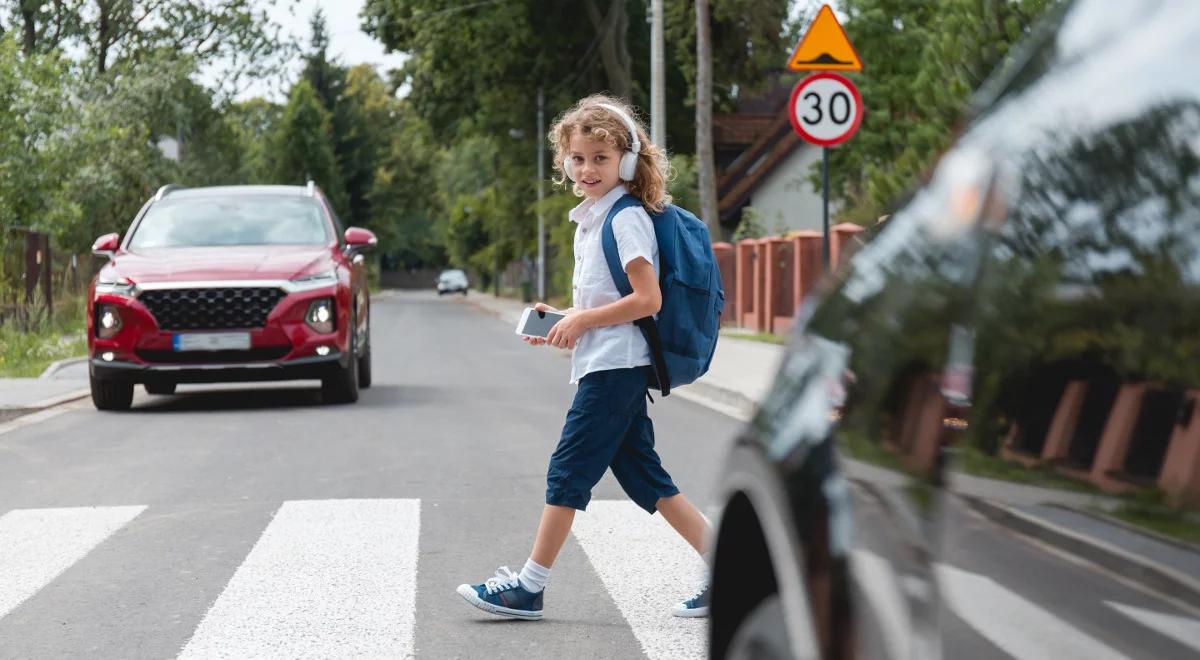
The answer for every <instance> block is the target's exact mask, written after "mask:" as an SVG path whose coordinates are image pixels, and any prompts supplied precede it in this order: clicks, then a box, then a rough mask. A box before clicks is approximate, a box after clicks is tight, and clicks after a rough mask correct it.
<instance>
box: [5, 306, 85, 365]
mask: <svg viewBox="0 0 1200 660" xmlns="http://www.w3.org/2000/svg"><path fill="white" fill-rule="evenodd" d="M55 307H56V308H57V310H58V311H57V313H56V314H55V317H54V320H53V321H51V322H47V321H45V320H44V319H43V320H42V321H40V322H38V323H36V324H34V325H33V327H31V328H29V329H28V331H22V330H21V329H20V328H18V327H16V326H15V325H14V324H11V323H10V324H7V325H3V326H0V378H33V377H37V376H40V375H41V374H42V372H43V371H45V370H46V367H48V366H50V363H52V362H55V361H56V360H62V359H66V358H71V357H81V356H83V355H86V354H87V338H86V337H85V328H86V327H87V319H86V318H85V316H84V309H83V298H82V297H77V298H74V299H68V300H64V301H61V302H59V303H58V304H56V305H55Z"/></svg>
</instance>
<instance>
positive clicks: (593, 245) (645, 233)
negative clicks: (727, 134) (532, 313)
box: [569, 185, 659, 383]
mask: <svg viewBox="0 0 1200 660" xmlns="http://www.w3.org/2000/svg"><path fill="white" fill-rule="evenodd" d="M627 192H628V191H627V190H626V188H625V186H624V185H618V186H617V187H616V188H613V189H612V190H611V191H609V193H608V194H607V195H605V196H604V197H601V198H600V199H598V200H595V201H592V200H590V199H589V200H586V201H584V202H583V203H582V204H580V205H579V206H576V207H575V208H574V209H571V212H570V214H569V217H570V219H571V221H572V222H574V223H576V224H577V225H578V226H577V227H576V228H575V274H574V276H573V277H572V278H571V279H572V289H573V290H572V295H573V298H574V301H575V308H576V309H593V308H596V307H601V306H604V305H607V304H609V303H611V302H616V301H617V300H620V299H621V293H620V292H619V291H617V285H616V284H614V283H613V279H612V274H611V273H609V272H608V263H607V262H606V261H605V259H604V248H603V247H602V246H601V244H600V234H601V233H602V232H601V228H602V227H603V225H604V219H605V218H606V217H608V212H609V210H610V209H612V206H613V204H615V203H616V202H617V200H618V199H620V198H621V196H622V195H625V194H626V193H627ZM613 235H614V236H615V237H616V239H617V252H618V254H619V255H620V258H621V267H622V268H628V266H629V262H631V261H633V260H634V259H636V258H638V257H642V258H643V259H645V260H646V261H648V262H650V264H652V265H653V266H654V272H655V274H657V273H658V272H659V267H658V241H657V240H656V239H655V237H654V224H653V223H652V222H651V221H650V216H649V215H648V214H647V213H646V210H645V209H644V208H642V206H641V205H640V204H639V205H637V206H631V207H629V208H626V209H624V210H622V211H621V212H620V213H618V214H617V215H616V217H614V218H613ZM648 364H650V346H649V345H648V344H647V343H646V339H645V338H644V337H642V331H641V330H639V329H638V328H637V326H635V325H634V324H632V323H622V324H620V325H611V326H605V327H600V328H592V329H590V330H588V331H587V332H585V333H583V336H582V337H580V338H579V341H578V342H576V344H575V352H574V354H573V355H572V356H571V382H572V383H578V382H579V379H581V378H583V377H584V376H586V375H588V374H590V373H592V372H593V371H604V370H606V369H628V368H630V367H639V366H643V365H648Z"/></svg>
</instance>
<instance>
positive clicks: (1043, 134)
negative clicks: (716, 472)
mask: <svg viewBox="0 0 1200 660" xmlns="http://www.w3.org/2000/svg"><path fill="white" fill-rule="evenodd" d="M1129 11H1130V10H1129V7H1127V6H1123V7H1122V8H1121V9H1116V8H1115V6H1114V5H1112V4H1111V3H1107V2H1101V1H1098V0H1092V1H1090V2H1075V3H1070V4H1068V5H1066V6H1064V7H1063V8H1061V10H1060V11H1057V12H1056V13H1055V15H1054V16H1052V17H1051V18H1050V20H1049V21H1048V22H1047V25H1046V26H1044V29H1043V30H1041V31H1039V33H1038V34H1037V35H1035V36H1034V37H1033V38H1032V39H1031V41H1030V43H1028V44H1026V45H1025V47H1024V48H1023V50H1021V51H1019V52H1018V53H1017V55H1016V56H1015V57H1014V59H1013V61H1012V62H1011V63H1010V64H1009V65H1008V67H1007V68H1006V69H1004V71H1003V72H1002V73H1001V74H1000V75H999V76H998V77H997V78H995V79H993V80H992V81H991V82H990V83H989V84H988V85H987V86H986V87H985V88H984V90H983V91H982V92H981V93H980V95H979V97H978V99H977V101H976V103H977V106H976V107H977V109H976V111H975V119H974V121H973V123H972V124H971V125H970V126H969V127H968V128H967V130H966V131H965V132H964V133H963V135H962V136H961V137H960V138H959V140H958V141H957V143H956V144H955V146H954V147H953V148H952V149H951V150H950V151H949V152H948V153H947V154H946V156H945V157H944V158H943V159H942V161H941V163H940V164H939V166H938V168H937V169H936V170H935V172H934V174H933V176H932V177H931V179H930V181H929V182H928V183H927V184H926V185H925V186H924V187H922V188H921V189H920V190H919V191H917V192H916V193H915V194H914V195H913V197H912V198H911V199H910V200H909V202H908V203H907V204H906V205H905V206H904V208H903V209H901V210H900V211H898V212H897V213H896V214H895V215H894V217H893V218H892V219H890V220H889V221H888V223H887V225H886V226H885V228H884V229H883V230H882V231H881V232H880V233H879V234H878V236H876V237H874V238H873V239H872V240H871V241H870V242H869V243H868V244H867V245H866V246H864V247H863V248H862V249H861V250H860V252H859V253H858V254H857V255H856V256H855V257H854V258H853V259H852V260H851V262H850V263H849V264H848V265H847V266H846V267H845V268H844V269H842V270H841V271H839V272H838V273H836V274H835V276H833V277H831V278H829V279H828V280H827V281H826V282H825V283H824V286H823V288H822V290H821V292H820V293H819V294H818V295H817V296H816V299H815V300H809V301H806V303H805V306H804V309H803V310H801V313H800V315H799V318H798V319H797V323H796V328H797V330H796V334H795V336H794V337H793V338H792V340H791V342H790V343H789V346H788V348H787V353H786V356H785V358H784V361H783V363H782V366H781V368H780V371H779V374H778V376H777V378H776V381H775V384H774V386H773V389H772V391H771V392H770V394H769V395H768V397H767V399H766V400H765V401H764V403H763V405H762V407H761V409H760V411H759V412H758V414H757V415H756V417H755V418H754V419H753V421H752V422H751V423H750V424H749V425H748V426H747V427H746V428H745V429H744V431H743V433H742V434H741V437H740V438H739V439H738V442H737V443H736V446H735V448H734V449H733V451H732V454H731V456H730V461H729V469H728V471H727V475H726V477H725V478H724V481H723V488H722V495H721V497H722V504H723V506H724V510H723V514H722V517H721V520H720V522H719V524H718V528H717V533H716V547H715V556H714V567H713V569H714V575H713V597H714V602H713V609H712V622H711V639H710V653H711V655H712V657H714V658H735V657H736V658H741V657H763V658H775V657H779V658H790V657H816V656H820V657H872V658H873V657H893V658H937V657H947V658H962V657H1046V658H1066V657H1089V658H1091V657H1113V658H1117V657H1130V658H1140V657H1152V658H1183V657H1197V655H1198V654H1200V635H1197V636H1195V637H1196V638H1194V639H1192V638H1190V637H1189V633H1188V632H1187V631H1192V632H1194V631H1197V630H1200V615H1198V612H1200V591H1195V592H1190V591H1187V590H1178V591H1171V589H1175V587H1169V588H1168V586H1169V585H1168V586H1164V587H1162V588H1161V589H1156V588H1155V587H1154V586H1153V585H1151V586H1146V584H1147V583H1143V584H1142V585H1141V586H1137V587H1135V586H1131V585H1130V584H1128V583H1127V582H1125V581H1122V580H1121V579H1117V578H1115V577H1114V576H1113V575H1112V574H1110V573H1106V572H1104V571H1102V570H1100V569H1099V568H1097V567H1095V566H1093V565H1090V564H1081V563H1079V562H1078V561H1074V560H1071V559H1067V558H1064V557H1063V556H1061V555H1059V554H1056V553H1053V552H1049V551H1047V548H1046V547H1045V546H1043V545H1039V544H1035V543H1032V542H1029V541H1028V540H1027V539H1026V540H1023V537H1020V536H1014V535H1013V534H1012V533H1011V532H1009V531H1008V529H1007V528H1005V527H1001V526H998V525H995V524H993V522H991V521H989V519H987V518H984V517H981V516H979V515H977V513H985V514H987V515H989V516H992V517H993V518H994V519H996V520H999V519H1000V516H1002V515H1010V516H1014V517H1017V518H1019V519H1021V520H1024V519H1025V518H1030V519H1034V520H1036V519H1037V517H1038V516H1044V517H1045V518H1046V519H1047V520H1049V519H1050V518H1053V519H1054V521H1055V522H1056V523H1058V524H1063V525H1067V527H1066V529H1068V531H1069V530H1070V529H1071V528H1070V526H1069V525H1070V524H1075V523H1073V522H1072V521H1074V520H1075V519H1074V518H1072V516H1077V517H1079V519H1080V520H1083V521H1084V522H1080V523H1078V524H1079V525H1082V526H1083V527H1080V528H1079V529H1082V530H1084V531H1086V532H1087V533H1089V534H1098V535H1103V534H1107V533H1108V532H1105V531H1104V530H1105V529H1108V528H1109V527H1112V528H1116V526H1117V525H1118V524H1119V523H1118V522H1116V521H1114V520H1113V519H1112V518H1111V516H1110V514H1120V513H1121V512H1122V511H1124V510H1125V509H1124V508H1123V507H1126V506H1128V503H1129V502H1145V501H1153V502H1154V503H1155V506H1157V507H1158V508H1157V509H1156V510H1161V511H1163V512H1164V515H1168V516H1174V517H1175V518H1173V519H1178V520H1182V521H1188V520H1195V518H1194V517H1193V516H1194V515H1195V514H1193V513H1188V510H1189V509H1191V510H1194V509H1196V508H1198V507H1200V421H1197V419H1196V418H1197V415H1195V407H1196V401H1197V399H1200V304H1198V303H1200V139H1198V138H1197V136H1198V135H1200V67H1196V66H1195V62H1196V61H1200V39H1198V38H1200V4H1198V3H1190V2H1161V3H1149V4H1146V5H1139V6H1138V9H1137V11H1136V13H1135V14H1133V17H1134V18H1133V20H1128V21H1125V22H1121V21H1117V23H1116V28H1118V29H1114V21H1113V20H1112V17H1113V14H1114V13H1115V14H1116V15H1121V16H1124V15H1126V14H1129ZM1127 18H1128V17H1127ZM1123 81H1128V84H1125V83H1124V82H1123ZM1064 487H1066V489H1065V490H1064ZM1122 497H1123V498H1125V499H1121V498H1122ZM1096 509H1102V510H1103V511H1104V512H1099V513H1098V512H1097V511H1096ZM997 512H999V513H997ZM1006 512H1007V513H1006ZM1087 521H1091V522H1087ZM1106 526H1108V527H1106ZM1121 529H1123V530H1125V531H1124V532H1123V533H1127V534H1133V535H1137V534H1143V533H1142V532H1137V531H1136V530H1133V529H1132V528H1126V527H1123V526H1122V527H1121ZM1024 533H1029V532H1024ZM1138 538H1144V539H1145V541H1144V543H1143V545H1138V544H1136V543H1134V544H1133V545H1130V546H1128V547H1121V548H1120V550H1122V551H1124V552H1126V553H1127V554H1129V555H1133V558H1132V559H1131V560H1130V561H1135V562H1137V561H1140V560H1142V559H1146V560H1149V559H1150V558H1149V557H1148V553H1149V551H1148V550H1147V551H1146V553H1147V555H1146V556H1141V551H1142V549H1144V548H1145V547H1148V546H1149V545H1150V544H1152V543H1163V544H1168V545H1171V544H1174V545H1173V546H1172V547H1175V548H1176V550H1177V551H1178V552H1179V553H1182V554H1180V555H1179V556H1180V557H1182V559H1181V560H1180V561H1183V562H1184V563H1182V564H1180V566H1184V567H1186V566H1188V565H1190V564H1187V563H1186V562H1187V561H1190V560H1189V559H1188V557H1189V556H1190V555H1187V554H1186V553H1188V552H1195V549H1194V548H1189V547H1188V546H1187V544H1186V543H1178V542H1167V541H1159V540H1156V539H1157V537H1155V536H1154V535H1153V534H1152V533H1150V532H1145V533H1144V536H1142V537H1138ZM1104 540H1105V539H1101V541H1104ZM1173 557H1174V555H1172V558H1171V559H1172V561H1174V559H1173ZM1194 557H1195V561H1196V562H1200V553H1196V554H1195V555H1194ZM1153 559H1154V561H1166V560H1165V559H1163V558H1161V557H1155V558H1153ZM1141 565H1142V564H1130V566H1141ZM1197 565H1200V563H1198V564H1197ZM1168 566H1174V565H1173V564H1168ZM1172 570H1173V569H1172ZM1126 572H1128V573H1132V572H1133V570H1129V571H1126ZM1169 572H1170V571H1168V573H1169ZM1179 572H1181V573H1182V574H1184V578H1181V580H1180V581H1179V584H1184V583H1186V582H1187V579H1186V577H1187V576H1186V572H1187V571H1186V570H1185V569H1180V571H1179ZM1163 584H1166V583H1165V582H1164V583H1163ZM1179 589H1182V587H1179Z"/></svg>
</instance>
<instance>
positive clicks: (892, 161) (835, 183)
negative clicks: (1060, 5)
mask: <svg viewBox="0 0 1200 660" xmlns="http://www.w3.org/2000/svg"><path fill="white" fill-rule="evenodd" d="M1052 3H1053V0H1013V1H999V0H946V1H945V2H941V3H937V4H936V5H934V4H928V3H914V2H908V1H906V0H847V2H846V3H845V10H846V13H847V14H848V15H849V20H848V21H847V22H846V31H847V33H848V34H849V36H850V39H851V41H852V42H853V43H854V46H855V49H856V50H857V51H858V54H859V56H860V57H861V58H862V60H863V62H864V63H865V66H864V70H863V71H862V72H861V73H858V74H852V75H851V78H853V79H854V81H855V84H856V85H857V86H858V88H859V91H860V92H861V93H862V97H863V104H864V105H865V106H866V108H867V111H866V113H865V114H864V118H863V124H862V127H861V128H860V130H859V132H858V133H857V134H856V135H855V136H854V139H852V140H850V141H849V142H847V143H845V144H843V145H841V146H839V147H837V148H836V149H833V150H832V151H831V153H830V194H831V195H832V196H834V197H835V198H838V199H840V200H841V201H842V202H843V203H845V204H846V205H847V207H848V211H847V213H848V214H849V215H850V217H851V219H856V220H868V219H871V220H873V219H874V218H875V217H877V216H878V215H879V214H880V213H883V212H884V211H885V210H886V209H887V207H888V205H889V204H890V203H891V202H893V201H894V200H895V199H896V198H897V197H899V196H900V195H901V194H903V193H904V192H905V191H907V190H909V189H911V188H912V187H913V186H914V185H915V184H916V183H917V181H918V179H919V178H920V177H921V176H922V175H923V174H924V173H925V172H927V171H928V170H929V169H930V168H931V167H932V165H933V163H934V161H936V159H937V157H938V156H939V155H940V154H941V153H942V151H944V150H945V148H946V147H947V146H948V145H949V143H950V141H951V139H952V137H953V133H954V129H955V127H956V126H957V125H958V124H959V123H960V122H961V120H962V117H963V114H964V111H965V110H966V107H967V102H968V100H969V97H970V94H971V93H972V92H973V91H974V90H976V89H977V88H978V87H979V86H980V85H981V84H982V82H983V81H984V79H985V78H986V77H987V76H988V74H989V73H991V72H992V70H993V69H995V68H996V66H997V65H999V64H1000V63H1001V62H1002V61H1003V58H1004V56H1005V55H1006V54H1007V53H1008V50H1009V49H1010V48H1011V47H1012V45H1013V43H1014V42H1016V41H1017V40H1019V39H1020V38H1021V37H1023V36H1024V35H1025V34H1026V33H1027V32H1028V31H1029V29H1030V27H1031V26H1032V24H1033V22H1034V21H1035V20H1036V19H1037V17H1038V16H1040V15H1041V14H1042V13H1043V12H1044V11H1045V9H1046V7H1047V6H1048V5H1050V4H1052ZM818 177H819V172H818V171H817V170H816V168H814V172H813V174H812V177H811V178H812V183H813V186H814V189H816V188H817V186H819V185H820V184H819V178H818Z"/></svg>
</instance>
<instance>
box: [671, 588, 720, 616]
mask: <svg viewBox="0 0 1200 660" xmlns="http://www.w3.org/2000/svg"><path fill="white" fill-rule="evenodd" d="M711 602H712V595H711V594H710V593H709V590H708V585H707V584H706V585H704V588H703V589H701V590H700V593H698V594H696V595H695V596H692V597H691V598H689V599H687V600H685V601H683V602H682V603H677V604H676V605H675V607H673V608H671V614H674V615H675V616H682V617H691V618H694V617H703V616H708V605H709V603H711Z"/></svg>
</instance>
